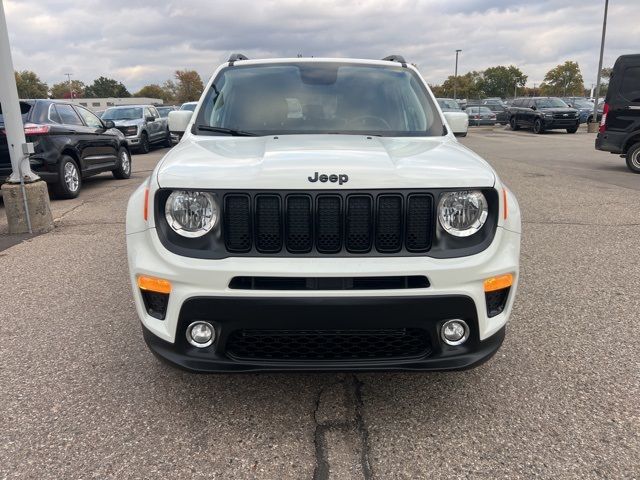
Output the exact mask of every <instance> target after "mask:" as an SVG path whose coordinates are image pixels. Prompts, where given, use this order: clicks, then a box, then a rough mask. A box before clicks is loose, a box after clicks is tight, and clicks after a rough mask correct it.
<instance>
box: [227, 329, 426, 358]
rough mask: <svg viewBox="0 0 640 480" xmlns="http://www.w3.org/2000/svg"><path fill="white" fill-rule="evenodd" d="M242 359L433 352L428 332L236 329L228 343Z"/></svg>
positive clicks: (399, 355) (411, 355)
mask: <svg viewBox="0 0 640 480" xmlns="http://www.w3.org/2000/svg"><path fill="white" fill-rule="evenodd" d="M226 351H227V355H229V356H230V357H231V358H233V359H238V360H267V361H274V362H277V361H285V362H286V361H302V362H304V361H320V362H322V361H325V362H326V361H329V362H330V361H334V360H340V361H345V360H354V361H358V360H377V359H380V360H384V359H390V358H417V357H425V356H427V355H429V354H430V353H431V345H430V342H429V336H428V334H427V332H426V330H422V329H419V328H395V329H371V330H251V329H247V330H236V331H234V332H233V333H231V335H230V336H229V339H228V340H227V344H226Z"/></svg>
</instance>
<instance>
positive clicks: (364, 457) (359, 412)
mask: <svg viewBox="0 0 640 480" xmlns="http://www.w3.org/2000/svg"><path fill="white" fill-rule="evenodd" d="M352 377H353V390H354V395H355V403H356V405H355V406H356V418H355V420H356V428H357V430H358V433H359V434H360V443H361V448H360V452H361V454H360V462H361V464H362V473H363V475H364V478H365V479H367V480H372V479H373V478H374V477H373V470H372V468H371V461H370V460H369V452H370V451H371V447H370V444H369V430H368V429H367V425H366V424H365V421H364V415H363V411H364V402H363V400H362V387H363V385H364V383H363V382H362V381H361V380H360V379H359V378H358V377H357V376H355V375H353V376H352Z"/></svg>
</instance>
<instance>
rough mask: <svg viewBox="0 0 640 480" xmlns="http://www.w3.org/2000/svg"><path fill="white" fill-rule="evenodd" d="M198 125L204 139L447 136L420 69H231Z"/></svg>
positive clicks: (202, 110)
mask: <svg viewBox="0 0 640 480" xmlns="http://www.w3.org/2000/svg"><path fill="white" fill-rule="evenodd" d="M195 124H196V129H197V130H198V133H200V134H207V133H208V134H218V135H219V134H221V133H226V134H229V133H231V134H233V132H229V131H227V132H222V131H220V129H228V130H232V131H236V132H237V131H241V132H243V133H244V134H256V135H272V134H328V133H332V134H369V135H381V136H390V137H391V136H435V135H438V136H441V135H443V134H444V128H443V125H442V122H441V120H440V116H439V115H438V114H437V111H436V109H435V108H434V106H433V103H432V101H431V99H430V97H429V96H428V94H427V91H426V89H425V88H424V86H423V85H422V83H421V81H420V79H419V77H418V76H417V75H416V74H415V73H414V72H413V71H412V70H410V69H408V68H403V67H401V66H400V65H398V66H397V67H388V66H376V65H355V64H343V63H329V62H326V63H311V62H300V63H294V64H291V63H287V64H267V65H257V66H253V65H250V66H244V67H243V66H235V67H229V68H225V69H224V70H222V72H221V73H220V74H219V75H218V77H217V78H216V79H215V81H214V84H213V85H212V87H211V89H210V90H209V91H208V92H207V95H206V97H205V99H204V101H203V104H202V106H201V108H200V111H199V113H198V118H197V120H196V122H195ZM216 129H218V130H219V131H215V130H216ZM207 130H208V131H207Z"/></svg>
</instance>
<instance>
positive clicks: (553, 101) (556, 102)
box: [536, 98, 568, 108]
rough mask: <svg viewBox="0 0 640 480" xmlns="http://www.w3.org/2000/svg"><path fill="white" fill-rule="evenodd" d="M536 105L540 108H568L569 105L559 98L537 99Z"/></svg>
mask: <svg viewBox="0 0 640 480" xmlns="http://www.w3.org/2000/svg"><path fill="white" fill-rule="evenodd" d="M536 105H537V107H538V108H561V107H565V108H566V107H567V106H568V105H567V104H566V103H564V102H563V101H562V100H560V99H559V98H541V99H539V100H536Z"/></svg>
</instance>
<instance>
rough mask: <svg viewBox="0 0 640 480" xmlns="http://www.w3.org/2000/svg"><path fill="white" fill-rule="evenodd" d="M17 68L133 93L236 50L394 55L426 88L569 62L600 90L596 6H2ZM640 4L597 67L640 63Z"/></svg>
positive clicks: (118, 0) (48, 2)
mask: <svg viewBox="0 0 640 480" xmlns="http://www.w3.org/2000/svg"><path fill="white" fill-rule="evenodd" d="M5 9H6V14H7V21H8V24H9V32H10V39H11V46H12V51H13V61H14V66H15V67H16V68H17V69H20V70H23V69H29V70H34V71H35V72H36V73H38V74H39V75H40V77H41V78H42V79H43V80H45V81H46V82H48V83H49V84H53V83H56V82H59V81H63V80H64V79H65V77H64V75H63V74H64V73H66V72H72V73H73V78H76V79H80V80H83V81H84V82H91V81H92V80H93V79H94V78H96V77H98V76H100V75H104V76H109V77H113V78H116V79H118V80H120V81H122V82H123V83H125V85H127V86H128V87H129V89H130V90H131V91H135V90H137V89H139V88H140V87H142V86H143V85H145V84H148V83H161V82H163V81H164V80H165V79H167V78H170V77H171V76H172V75H173V72H174V71H175V70H176V69H184V68H189V69H195V70H197V71H198V72H199V73H200V74H201V76H202V77H203V78H204V79H205V80H206V79H208V78H209V76H210V75H211V73H213V71H214V70H215V68H216V67H217V66H218V65H219V64H220V63H221V62H223V61H224V60H226V58H228V55H229V54H230V53H232V52H236V51H239V52H242V53H245V54H246V55H247V56H249V57H250V58H265V57H282V56H296V55H297V54H298V53H301V54H303V55H313V56H337V57H359V58H382V57H383V56H386V55H389V54H392V53H398V54H402V55H404V56H405V58H407V59H408V60H409V61H411V62H414V63H417V64H418V66H419V67H420V69H421V71H422V73H423V75H424V76H425V78H426V79H427V81H428V82H430V83H440V82H442V81H443V80H444V79H445V78H446V77H447V76H448V75H450V74H452V73H453V67H454V59H455V53H454V52H455V49H457V48H460V49H462V54H461V56H460V63H459V72H461V73H464V72H466V71H469V70H483V69H485V68H487V67H490V66H494V65H500V64H514V65H517V66H518V67H519V68H520V69H522V70H523V71H524V72H525V73H526V74H527V75H528V76H529V84H530V85H532V84H533V83H534V82H536V83H538V84H539V83H540V82H541V81H542V79H543V78H544V74H545V73H546V72H547V71H548V70H549V69H550V68H552V67H554V66H555V65H557V64H558V63H562V62H564V61H565V60H575V61H578V62H579V64H580V67H581V69H582V73H583V76H584V79H585V83H586V84H587V85H589V84H590V83H592V82H594V81H595V75H596V70H597V64H598V54H599V46H600V32H601V30H600V29H601V25H602V13H603V11H602V9H603V1H602V0H580V1H577V0H575V1H573V2H559V1H558V0H538V1H531V0H484V1H478V0H449V1H448V2H442V1H440V0H397V1H395V2H388V1H382V0H315V1H307V0H305V1H303V0H278V1H276V0H253V1H249V0H238V1H224V0H217V1H216V2H211V1H210V0H170V1H165V2H157V1H151V0H110V1H109V2H105V1H104V0H86V1H83V2H78V1H75V0H5ZM638 13H640V5H639V4H638V0H616V2H612V4H611V6H610V10H609V22H608V30H607V48H606V50H605V60H604V65H605V66H607V65H612V64H613V62H614V61H615V59H616V58H617V57H618V55H621V54H623V53H636V51H635V50H637V48H638V47H637V45H639V44H640V41H639V40H640V24H639V23H638V22H637V21H636V20H635V19H636V18H637V16H638Z"/></svg>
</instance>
